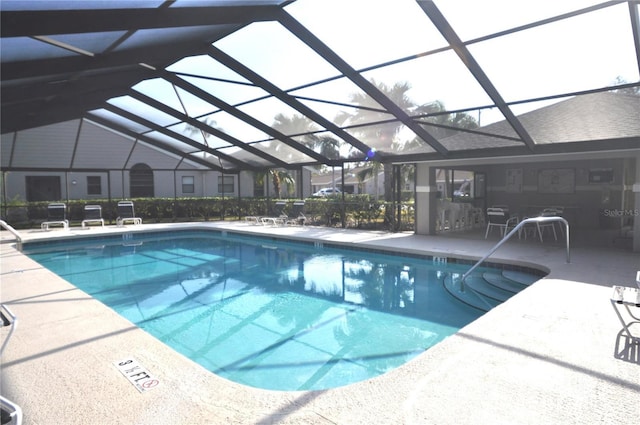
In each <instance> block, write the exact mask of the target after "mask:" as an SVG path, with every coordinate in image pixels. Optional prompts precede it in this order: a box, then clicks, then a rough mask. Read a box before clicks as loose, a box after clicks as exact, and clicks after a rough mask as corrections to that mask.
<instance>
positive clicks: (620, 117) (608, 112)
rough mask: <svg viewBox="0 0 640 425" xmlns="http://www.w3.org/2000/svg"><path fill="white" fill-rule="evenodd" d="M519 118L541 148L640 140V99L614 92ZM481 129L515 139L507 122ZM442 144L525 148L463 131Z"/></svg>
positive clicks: (462, 147)
mask: <svg viewBox="0 0 640 425" xmlns="http://www.w3.org/2000/svg"><path fill="white" fill-rule="evenodd" d="M518 119H519V120H520V122H521V123H522V125H523V126H524V127H525V128H526V130H527V132H528V133H529V134H530V135H531V137H532V138H533V140H534V141H535V143H536V144H538V145H548V144H558V143H569V142H571V143H580V142H590V141H605V140H615V139H628V138H638V139H639V140H640V96H638V95H631V94H623V93H611V92H601V93H591V94H585V95H581V96H575V97H572V98H570V99H568V100H564V101H562V102H558V103H555V104H553V105H550V106H546V107H543V108H540V109H536V110H534V111H530V112H527V113H524V114H522V115H519V116H518ZM478 130H479V131H480V132H482V133H487V134H495V135H498V136H504V137H514V132H513V130H512V129H511V127H510V126H509V124H508V122H506V121H500V122H496V123H493V124H489V125H487V126H485V127H482V128H480V129H478ZM441 142H442V144H443V145H444V146H445V147H446V148H447V149H450V150H453V151H455V150H467V149H486V148H500V147H507V146H522V143H521V142H518V141H515V140H509V139H504V138H499V137H491V136H484V135H479V134H476V133H463V132H460V133H458V134H456V135H453V136H450V137H447V138H445V139H443V140H442V141H441ZM639 143H640V141H639Z"/></svg>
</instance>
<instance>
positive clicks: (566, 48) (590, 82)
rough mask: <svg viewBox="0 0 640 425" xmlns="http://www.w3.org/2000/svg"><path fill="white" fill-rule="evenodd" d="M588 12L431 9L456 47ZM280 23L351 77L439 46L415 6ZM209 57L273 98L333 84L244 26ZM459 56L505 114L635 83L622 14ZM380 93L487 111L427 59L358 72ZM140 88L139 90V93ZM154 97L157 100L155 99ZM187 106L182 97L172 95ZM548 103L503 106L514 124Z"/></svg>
mask: <svg viewBox="0 0 640 425" xmlns="http://www.w3.org/2000/svg"><path fill="white" fill-rule="evenodd" d="M597 3H599V2H595V1H590V0H579V1H576V0H562V1H557V0H537V1H535V2H531V1H529V2H525V1H512V0H501V1H498V0H483V1H473V0H446V1H445V0H438V1H436V5H437V6H438V8H439V9H440V11H441V12H442V14H443V15H444V16H445V18H446V19H447V21H448V22H449V23H450V24H451V25H452V27H453V28H454V29H455V30H456V32H457V34H458V35H459V36H460V38H461V39H462V40H463V41H467V40H473V39H476V38H478V37H482V36H485V35H488V34H491V33H494V32H497V31H502V30H507V29H510V28H513V27H517V26H519V25H523V24H526V23H530V22H533V21H536V20H540V19H545V18H548V17H552V16H556V15H559V14H562V13H565V12H567V11H570V10H573V9H575V8H584V7H588V6H590V5H592V4H597ZM286 11H287V12H288V13H289V14H291V15H292V16H293V17H294V18H295V19H297V20H299V21H300V22H301V23H302V24H303V25H305V26H306V27H307V28H309V29H310V30H311V32H312V33H314V34H315V35H316V36H317V37H318V38H320V39H321V41H323V42H324V43H325V44H327V45H328V46H329V47H330V48H331V49H332V50H334V51H335V52H336V53H337V54H339V55H340V56H341V57H342V58H343V59H345V60H346V61H347V62H348V63H349V64H350V65H351V66H352V67H353V68H355V69H357V70H361V69H365V68H367V67H371V66H373V65H377V64H379V63H383V62H388V61H393V60H397V59H400V58H404V57H411V56H414V55H420V54H422V53H424V52H430V51H433V50H435V49H440V48H444V47H446V46H447V43H446V41H445V40H444V38H443V37H442V36H441V35H440V33H439V32H438V31H437V29H436V28H435V27H434V26H433V25H432V24H431V22H430V21H429V19H428V18H427V16H426V15H425V13H424V12H423V11H422V10H421V9H420V7H419V6H418V4H417V3H416V1H415V0H393V1H389V0H297V1H295V2H294V3H292V4H291V5H289V6H287V8H286ZM214 46H215V47H217V48H219V49H220V50H222V51H224V52H226V53H228V54H229V55H231V56H232V57H234V58H235V59H237V60H239V61H240V62H242V63H243V64H245V65H247V66H249V67H250V68H252V69H253V70H254V71H256V72H257V73H259V74H260V75H261V76H263V77H265V78H267V79H268V80H270V81H272V82H273V83H275V84H276V85H277V86H278V87H280V88H281V89H284V90H289V89H292V88H296V87H301V86H303V85H305V84H309V83H311V82H313V81H317V80H321V79H325V78H331V77H333V76H336V75H339V72H338V71H337V70H336V69H334V68H333V67H332V66H331V65H329V64H328V63H327V62H326V61H324V60H323V59H322V58H320V57H319V56H318V55H317V54H315V53H314V52H313V51H311V50H310V49H309V48H308V47H307V46H306V45H304V43H302V42H301V41H300V40H299V39H297V38H296V37H294V36H293V35H292V34H291V33H289V32H288V31H287V30H286V29H285V28H284V27H282V26H281V25H280V24H278V23H276V22H263V23H255V24H251V25H249V26H247V27H245V28H243V29H242V30H240V31H237V32H236V33H234V34H231V35H230V36H228V37H226V38H224V39H222V40H220V41H218V42H216V43H214ZM469 50H470V52H471V54H472V55H473V57H474V58H475V60H476V61H477V62H478V63H479V64H480V66H481V67H482V69H483V70H484V72H485V73H486V74H487V76H488V77H489V78H490V80H491V81H492V83H493V84H494V86H495V87H496V88H497V89H498V91H499V92H500V94H501V96H502V97H503V99H504V100H505V101H507V102H518V101H522V100H526V99H532V98H538V97H544V96H553V95H558V94H563V93H570V92H574V91H580V90H589V89H594V88H600V87H604V86H607V85H611V84H612V83H613V82H614V81H615V79H616V78H618V77H620V78H622V79H623V80H625V81H628V82H637V81H638V80H640V77H639V75H638V63H637V61H636V56H635V51H634V46H633V37H632V35H631V24H630V20H629V11H628V5H627V3H626V2H621V3H620V4H619V5H616V6H613V7H609V8H606V9H604V10H598V11H596V12H592V13H589V14H587V15H583V16H579V17H575V18H571V19H566V20H562V21H560V22H557V23H553V24H549V25H543V26H541V27H535V28H531V29H528V30H525V31H521V32H519V33H516V34H511V35H507V36H504V37H499V38H494V39H490V40H486V41H481V42H477V43H473V44H471V45H470V46H469ZM169 70H172V71H179V72H188V73H191V74H196V75H202V76H208V77H215V78H223V79H229V80H232V81H238V82H243V81H244V80H243V79H242V78H241V77H240V76H238V75H236V74H235V73H233V72H232V71H230V70H228V69H226V68H225V67H223V66H221V65H219V64H217V63H215V61H214V60H212V59H210V58H208V57H204V58H203V57H198V58H187V59H184V60H182V61H181V62H179V63H176V64H174V65H173V66H171V67H169ZM363 75H364V76H365V77H366V78H367V79H375V80H376V81H378V82H383V83H385V84H387V85H389V86H392V85H393V84H394V83H397V82H402V81H407V82H409V84H410V85H411V90H410V91H409V92H408V93H407V94H408V96H409V97H410V98H411V99H412V100H413V101H414V102H415V103H416V104H424V103H430V102H432V101H434V100H439V101H442V102H444V104H445V106H446V107H447V109H449V110H458V109H465V108H478V107H482V106H485V105H488V104H491V103H493V102H492V100H491V99H490V98H489V96H488V95H487V94H486V93H485V91H484V90H483V89H482V88H481V86H480V85H479V84H478V82H477V81H476V80H475V79H474V78H473V76H472V75H471V73H470V72H469V71H468V70H467V69H466V67H465V66H464V65H463V63H462V62H461V61H460V60H459V58H458V57H457V56H456V54H455V53H454V52H453V51H450V50H449V51H444V52H441V53H437V54H432V55H427V56H424V57H420V58H417V59H415V60H411V61H407V62H402V63H399V64H395V65H391V66H388V67H384V68H379V69H374V70H370V71H367V72H364V73H363ZM185 78H187V80H188V81H190V82H193V83H197V84H199V85H202V86H203V87H205V88H206V89H207V90H209V91H211V92H213V93H215V94H216V96H218V97H220V98H222V99H223V100H225V101H226V102H227V103H230V104H237V103H239V102H244V101H247V100H249V99H254V98H257V97H260V96H262V95H264V94H265V93H264V92H263V91H262V90H261V89H257V88H255V87H249V86H243V85H239V84H230V83H224V82H218V81H211V80H203V79H201V78H195V77H185ZM145 86H146V87H145ZM139 88H140V90H141V91H146V92H147V93H148V94H150V95H151V94H154V96H161V97H164V98H165V99H169V98H172V99H173V103H175V102H176V99H177V97H176V95H175V92H173V89H172V88H171V87H170V86H168V85H166V84H165V87H163V88H160V87H156V86H155V83H153V82H151V83H150V82H145V83H142V84H140V85H139ZM160 92H162V93H164V94H162V95H160V94H158V93H160ZM356 92H360V89H359V88H358V87H357V86H355V85H354V84H353V83H351V82H350V81H348V80H347V79H344V78H343V79H341V80H336V81H331V82H329V83H325V84H322V85H319V86H314V87H309V88H302V89H299V90H296V91H293V92H291V93H292V94H294V95H296V96H305V97H310V98H315V99H321V100H326V101H331V102H339V103H349V101H350V96H351V95H352V94H353V93H356ZM183 96H188V95H183ZM185 98H186V97H181V98H180V100H181V101H182V103H185V105H180V107H183V106H184V107H186V108H187V109H189V111H188V112H189V115H191V116H196V115H198V114H199V113H203V112H206V110H207V109H208V108H209V105H206V104H202V102H200V104H198V103H197V102H195V101H194V102H184V99H185ZM303 103H305V104H307V105H309V106H311V107H313V108H314V109H317V110H318V111H319V112H320V113H321V114H323V115H324V116H325V117H326V118H328V119H330V120H331V119H333V117H335V115H336V114H337V113H339V112H340V111H345V110H346V111H352V109H351V108H345V107H341V106H336V105H329V104H323V103H319V102H314V101H306V100H305V101H303ZM548 103H549V102H544V103H536V104H531V105H520V106H514V107H513V111H514V113H515V114H516V115H518V114H521V113H524V112H526V111H527V110H531V109H536V108H539V107H541V106H544V105H546V104H548ZM240 109H241V110H243V111H245V112H247V113H249V114H251V115H252V116H255V117H257V118H258V119H260V120H261V121H262V122H264V123H266V124H271V123H272V121H273V117H274V116H275V114H276V113H278V112H283V113H285V114H293V113H295V111H293V110H291V108H289V107H288V106H286V105H284V104H283V103H281V102H279V101H277V100H275V99H271V100H269V101H261V102H255V103H252V104H248V105H244V106H240ZM470 114H471V115H472V116H474V117H475V118H476V119H480V120H481V124H482V125H486V124H489V123H491V122H494V121H499V120H502V119H503V117H502V115H501V114H500V113H499V111H497V109H495V108H494V109H490V110H489V109H486V110H483V111H482V114H481V115H480V114H478V112H477V111H473V112H470ZM215 120H216V123H217V124H218V125H219V126H220V127H221V128H223V129H224V130H225V131H228V132H230V133H231V134H232V135H234V136H236V137H238V138H240V139H242V140H263V139H266V138H268V136H267V135H265V134H264V133H262V132H260V131H258V130H256V129H252V128H249V127H248V126H246V125H245V124H243V123H241V122H240V121H239V120H237V119H235V118H232V117H231V116H229V115H227V114H215Z"/></svg>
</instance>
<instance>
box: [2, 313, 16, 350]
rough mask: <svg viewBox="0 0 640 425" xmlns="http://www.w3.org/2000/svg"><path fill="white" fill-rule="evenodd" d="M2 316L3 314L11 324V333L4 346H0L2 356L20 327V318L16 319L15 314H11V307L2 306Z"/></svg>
mask: <svg viewBox="0 0 640 425" xmlns="http://www.w3.org/2000/svg"><path fill="white" fill-rule="evenodd" d="M0 314H2V315H3V316H4V317H6V318H7V320H8V322H9V326H11V328H10V329H9V333H8V334H7V337H6V338H5V340H4V342H3V343H2V346H0V355H2V352H3V351H4V349H5V348H6V347H7V344H8V343H9V340H10V339H11V335H13V331H15V330H16V327H17V326H18V318H17V317H16V315H15V314H13V313H12V312H11V310H9V307H7V306H6V305H5V304H0ZM3 322H4V320H3Z"/></svg>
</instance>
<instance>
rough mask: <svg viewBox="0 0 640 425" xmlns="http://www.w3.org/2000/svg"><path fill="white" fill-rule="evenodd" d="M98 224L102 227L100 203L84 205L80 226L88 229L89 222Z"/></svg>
mask: <svg viewBox="0 0 640 425" xmlns="http://www.w3.org/2000/svg"><path fill="white" fill-rule="evenodd" d="M92 223H93V224H100V225H101V226H102V227H104V219H103V218H102V207H101V206H100V205H85V206H84V220H82V228H83V229H88V228H89V225H90V224H92Z"/></svg>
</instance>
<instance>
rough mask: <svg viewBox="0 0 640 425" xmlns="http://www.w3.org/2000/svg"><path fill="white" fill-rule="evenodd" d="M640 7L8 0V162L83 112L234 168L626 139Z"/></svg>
mask: <svg viewBox="0 0 640 425" xmlns="http://www.w3.org/2000/svg"><path fill="white" fill-rule="evenodd" d="M639 7H640V6H639V5H638V3H637V2H632V1H621V2H599V1H592V0H563V1H560V2H559V1H552V0H544V1H540V2H534V3H531V4H529V3H522V2H513V1H509V0H491V1H482V2H472V1H468V2H458V1H448V0H435V1H433V2H431V1H426V0H425V1H423V0H394V1H392V2H391V1H367V0H346V1H345V0H324V1H318V0H295V1H279V0H277V1H256V2H247V1H238V0H212V1H206V0H202V1H189V0H178V1H175V2H166V1H161V0H157V1H152V0H149V1H146V0H145V1H119V0H114V1H111V2H96V1H74V2H68V1H56V0H50V1H47V2H24V1H12V0H4V1H3V3H2V14H3V21H2V24H3V25H2V40H1V43H2V45H1V46H0V47H1V50H0V51H1V54H2V69H3V72H2V96H1V98H2V114H3V120H2V133H3V144H2V145H3V166H4V164H5V161H4V155H5V149H6V148H5V146H7V145H9V144H8V143H7V142H6V140H7V139H6V134H8V133H10V132H13V131H18V130H27V129H29V128H39V127H42V126H45V125H51V124H55V123H59V122H63V121H70V120H77V119H81V118H83V117H91V116H94V117H96V119H98V118H99V121H100V125H103V126H109V125H111V126H112V128H113V129H114V130H117V131H120V130H122V131H124V132H126V133H127V136H128V137H133V138H134V139H135V138H136V136H139V138H140V139H141V140H142V139H145V143H149V144H150V145H153V146H154V148H155V149H162V148H163V147H166V148H167V151H168V152H170V153H171V155H177V156H181V155H201V154H202V155H203V157H204V156H206V157H211V158H212V161H213V162H217V163H218V166H220V164H222V166H223V168H227V167H229V169H233V170H238V169H242V168H245V167H246V168H250V169H255V168H256V167H258V168H260V167H264V168H272V167H283V166H288V165H289V166H291V167H292V168H293V167H297V166H300V165H307V164H320V163H324V164H335V163H336V162H335V161H338V162H356V163H357V162H361V158H362V157H364V156H367V157H369V156H368V154H369V153H370V152H375V153H376V154H375V155H376V159H379V160H382V161H383V162H393V161H394V158H402V157H403V155H412V158H413V159H415V160H419V159H420V155H424V157H423V158H427V159H434V158H440V159H442V158H446V156H447V155H448V153H449V152H455V153H456V155H458V156H460V155H465V154H468V155H472V156H474V157H475V156H478V154H477V151H478V150H482V149H486V150H487V151H490V152H491V155H493V154H495V153H499V151H497V150H499V149H505V150H504V152H507V150H508V149H510V148H513V147H522V148H524V151H523V152H527V151H528V152H530V153H536V148H537V147H538V146H542V145H547V144H552V143H566V144H569V143H571V144H575V145H576V146H577V144H578V143H580V142H593V141H597V142H600V143H602V144H603V145H604V144H605V143H608V142H610V141H611V140H626V139H629V138H634V137H636V138H637V137H639V136H640V131H639V130H638V128H637V126H636V125H634V123H633V122H631V123H629V122H628V121H634V117H633V114H634V113H635V112H637V108H638V105H637V101H636V100H637V95H638V92H639V90H638V87H640V71H639V69H640V59H639V57H640V53H639V52H640V35H638V33H637V32H638V28H639V27H640V23H639V22H638V20H639V19H638V16H639V15H640V12H639V10H638V9H639ZM116 10H117V12H116V13H117V14H118V15H120V16H115V15H114V13H113V12H114V11H116ZM15 11H21V12H29V13H31V14H32V15H31V16H32V17H33V19H34V20H33V22H31V21H29V15H18V14H14V15H11V13H12V12H15ZM57 12H61V14H59V15H56V14H55V13H57ZM182 12H184V13H182ZM83 13H85V14H83ZM5 17H6V18H5ZM78 17H82V19H79V18H78ZM53 18H55V19H53ZM116 18H118V19H116ZM22 19H24V20H22ZM15 22H21V24H20V25H17V24H15ZM634 31H635V33H634ZM608 89H615V90H616V94H621V93H622V94H625V93H628V95H629V96H630V97H629V99H626V98H621V97H620V96H618V97H617V100H616V101H613V100H612V99H613V98H612V97H610V96H606V95H607V94H609V93H606V91H607V90H608ZM596 95H601V96H600V97H598V98H595V97H593V96H596ZM633 96H636V97H635V98H634V97H633ZM594 99H595V100H594ZM634 99H635V100H634ZM534 109H537V113H536V114H535V115H531V114H529V113H530V112H531V111H532V110H534ZM572 109H573V110H574V111H577V110H580V111H584V113H585V114H586V113H587V112H589V114H590V116H591V117H592V118H591V119H590V122H581V121H580V119H579V116H580V114H574V115H573V116H572V115H571V113H570V112H567V111H570V110H572ZM585 116H586V115H585ZM593 117H595V118H593ZM637 121H639V120H637V119H636V120H635V122H637ZM596 122H597V123H600V124H599V125H596V124H594V123H596ZM194 124H196V125H194ZM207 128H209V131H207ZM16 140H17V141H24V140H28V138H25V137H24V136H23V135H20V134H18V137H16ZM20 143H26V144H28V143H29V142H28V141H27V142H20ZM52 143H55V140H53V141H52ZM25 146H26V145H25ZM607 146H609V145H607ZM576 149H577V148H576ZM27 151H28V150H27V149H24V148H22V147H17V148H16V149H15V151H14V153H21V152H27ZM471 151H474V152H473V153H472V152H471ZM239 152H243V153H242V154H241V155H240V154H238V153H239ZM336 152H337V153H336ZM505 154H506V153H505ZM229 155H233V159H232V158H231V157H230V156H229ZM225 156H226V157H225ZM14 158H15V159H16V160H17V159H18V158H22V155H18V156H15V155H14ZM25 161H26V162H25V163H27V164H30V163H34V161H35V162H37V160H35V159H28V158H25ZM12 166H14V167H19V166H21V165H20V164H17V163H16V164H12Z"/></svg>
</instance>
